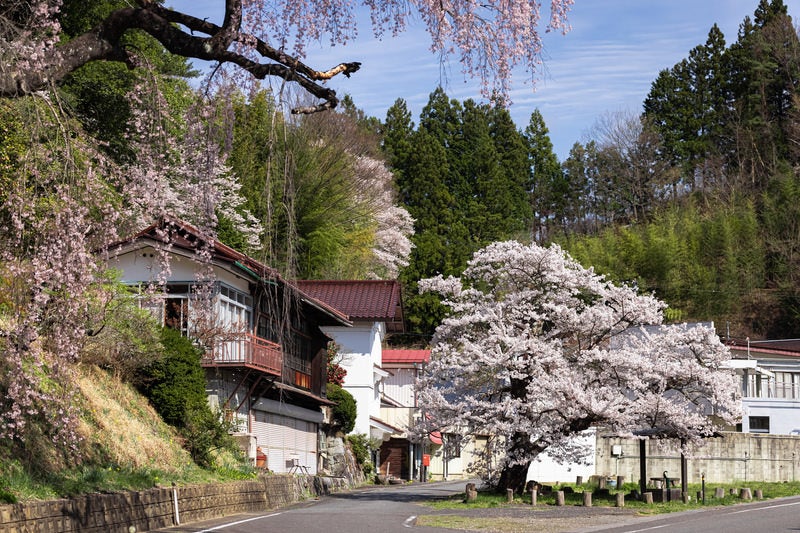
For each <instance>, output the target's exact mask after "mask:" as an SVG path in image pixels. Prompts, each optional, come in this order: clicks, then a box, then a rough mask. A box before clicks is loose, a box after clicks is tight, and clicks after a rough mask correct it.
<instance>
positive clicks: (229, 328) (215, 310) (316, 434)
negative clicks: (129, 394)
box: [108, 217, 350, 474]
mask: <svg viewBox="0 0 800 533" xmlns="http://www.w3.org/2000/svg"><path fill="white" fill-rule="evenodd" d="M108 262H109V266H110V267H112V268H116V269H118V270H119V271H120V272H121V273H122V281H123V282H124V283H126V284H128V285H130V286H132V287H137V288H138V289H139V290H140V294H141V295H142V298H141V302H142V305H143V306H146V307H147V308H148V309H150V311H151V312H152V313H153V314H154V315H155V316H156V317H158V318H159V319H160V320H161V321H162V323H163V325H165V326H167V327H173V328H176V329H179V330H180V331H181V332H182V333H183V334H184V335H186V336H189V337H191V338H193V339H194V340H195V342H196V343H197V344H198V345H199V346H201V347H202V348H203V349H204V350H205V355H204V357H203V359H202V362H201V364H202V366H203V367H204V368H205V369H206V379H207V382H208V395H209V403H210V404H211V405H212V407H215V408H217V409H219V410H220V411H222V412H223V413H224V414H225V416H227V417H229V418H230V420H232V421H234V422H235V423H236V424H237V425H238V430H239V432H241V437H242V439H241V440H242V441H244V442H246V443H247V445H246V448H247V451H248V453H249V454H250V456H251V457H252V458H253V459H254V460H255V459H256V457H257V450H258V448H260V451H261V452H262V453H263V454H265V455H266V456H267V461H266V465H265V466H267V467H268V468H269V469H270V470H272V471H274V472H303V473H310V474H314V473H316V472H317V470H318V467H319V462H320V460H321V458H320V453H319V444H318V443H319V442H320V437H321V432H320V425H321V424H322V423H323V422H324V414H323V409H322V408H323V407H326V406H330V405H332V402H330V401H329V400H327V399H326V398H325V382H326V377H327V372H326V366H327V351H326V348H327V344H328V342H329V341H330V338H329V337H327V336H326V335H325V333H323V331H322V330H321V328H323V327H341V328H347V327H348V326H349V325H350V322H349V321H348V319H347V317H345V316H344V315H343V314H341V313H340V312H338V311H336V310H334V309H332V308H330V307H328V306H327V305H326V304H324V303H322V302H319V301H317V300H315V299H314V298H312V297H309V296H308V295H306V294H304V293H303V292H302V291H300V290H299V289H298V288H297V287H296V286H294V285H292V284H291V283H289V282H287V281H285V280H284V279H282V278H281V276H280V275H279V274H278V273H277V272H276V271H275V270H273V269H271V268H269V267H267V266H266V265H264V264H262V263H260V262H258V261H256V260H254V259H252V258H250V257H247V256H246V255H244V254H241V253H239V252H237V251H235V250H233V249H232V248H230V247H228V246H225V245H224V244H222V243H219V242H214V241H209V240H206V239H204V238H203V237H202V235H201V233H200V232H199V231H198V230H197V229H196V228H193V227H192V226H190V225H188V224H186V223H185V222H182V221H180V220H177V219H174V218H168V217H165V218H162V219H161V220H159V221H158V222H156V223H154V224H152V225H151V226H149V227H147V228H145V229H144V230H142V231H141V232H139V233H138V234H136V235H134V236H133V237H131V238H129V239H126V240H124V241H122V242H120V243H117V245H116V246H114V247H113V248H112V254H111V257H110V258H109V261H108Z"/></svg>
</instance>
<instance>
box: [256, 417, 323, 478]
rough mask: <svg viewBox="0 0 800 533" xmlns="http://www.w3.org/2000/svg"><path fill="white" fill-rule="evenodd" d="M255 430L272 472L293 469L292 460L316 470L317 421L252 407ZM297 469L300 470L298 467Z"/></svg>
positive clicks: (314, 471) (315, 471)
mask: <svg viewBox="0 0 800 533" xmlns="http://www.w3.org/2000/svg"><path fill="white" fill-rule="evenodd" d="M251 429H252V433H253V434H254V435H255V436H256V439H257V443H258V446H260V447H261V450H262V451H263V452H264V453H266V454H267V466H268V467H269V469H270V470H272V471H273V472H278V473H283V472H289V471H290V470H291V469H292V461H293V460H294V459H297V460H298V461H299V464H300V465H302V466H305V467H306V468H308V472H309V473H311V474H316V473H317V424H316V423H314V422H308V421H306V420H299V419H297V418H290V417H288V416H284V415H279V414H275V413H268V412H266V411H259V410H253V424H252V427H251ZM294 472H298V473H299V472H300V471H298V470H295V471H294Z"/></svg>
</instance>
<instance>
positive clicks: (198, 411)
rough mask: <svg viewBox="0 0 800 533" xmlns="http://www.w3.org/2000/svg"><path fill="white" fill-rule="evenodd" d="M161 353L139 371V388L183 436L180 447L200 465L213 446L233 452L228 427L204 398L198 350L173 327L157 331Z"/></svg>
mask: <svg viewBox="0 0 800 533" xmlns="http://www.w3.org/2000/svg"><path fill="white" fill-rule="evenodd" d="M161 344H162V345H163V348H164V354H163V357H162V358H161V359H159V360H158V361H156V362H154V363H152V364H151V365H149V366H147V367H146V368H145V369H144V370H143V372H142V373H143V374H144V375H143V376H142V378H141V385H140V388H141V389H142V392H143V393H144V395H145V396H147V398H148V399H149V400H150V403H152V404H153V407H154V408H155V410H156V411H157V412H158V413H159V414H160V415H161V418H163V419H164V421H165V422H166V423H168V424H170V425H172V426H175V427H176V428H177V429H178V431H179V432H180V434H181V436H182V437H183V438H184V439H185V443H184V447H185V448H186V450H187V451H189V453H190V454H191V455H192V458H193V459H194V461H195V462H196V463H197V464H199V465H200V466H205V467H209V466H212V465H213V462H214V458H213V455H212V452H213V450H214V449H215V448H225V449H228V450H231V451H236V450H238V448H236V445H235V443H234V442H233V440H232V439H231V438H230V435H229V434H228V428H227V427H226V426H225V425H224V424H223V423H222V421H221V420H220V417H219V416H217V415H216V414H214V413H213V412H212V411H211V408H210V407H209V405H208V401H207V399H206V377H205V372H204V371H203V368H202V367H201V366H200V357H201V355H202V352H201V351H200V349H198V348H197V347H196V346H194V345H193V344H192V342H191V341H190V340H189V339H187V338H186V337H183V336H181V334H180V333H179V332H177V331H175V330H172V329H169V328H164V329H163V330H162V332H161Z"/></svg>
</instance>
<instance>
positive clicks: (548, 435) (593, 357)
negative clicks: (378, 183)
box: [418, 242, 739, 490]
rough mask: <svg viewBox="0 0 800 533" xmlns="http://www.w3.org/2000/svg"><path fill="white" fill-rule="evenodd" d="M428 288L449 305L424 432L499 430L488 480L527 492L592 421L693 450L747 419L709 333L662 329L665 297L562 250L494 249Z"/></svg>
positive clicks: (427, 394)
mask: <svg viewBox="0 0 800 533" xmlns="http://www.w3.org/2000/svg"><path fill="white" fill-rule="evenodd" d="M420 287H421V288H422V290H427V291H433V292H437V293H439V294H441V295H442V296H443V297H444V301H445V304H446V305H447V306H449V308H450V310H451V313H450V315H449V317H448V318H446V319H445V320H444V321H443V323H442V324H441V325H440V326H439V328H438V329H437V330H436V334H435V336H434V341H433V349H432V353H431V361H430V364H429V365H428V366H427V368H426V372H425V375H424V377H423V378H421V379H420V381H419V382H418V388H419V395H420V396H419V405H420V406H422V408H423V409H424V410H425V411H426V413H427V414H428V415H429V418H428V419H427V422H428V425H427V427H425V428H421V429H422V430H425V431H428V430H433V429H437V430H440V431H442V432H447V433H451V434H456V435H463V436H469V435H489V436H492V437H493V439H492V441H493V442H494V443H495V445H496V446H497V447H499V448H495V451H498V452H500V456H501V457H503V460H502V461H501V464H500V468H499V469H497V470H498V471H499V472H498V471H495V473H494V477H492V476H491V475H489V480H490V481H492V482H493V483H496V484H497V486H498V488H500V489H507V488H513V489H515V490H520V489H521V488H522V487H524V484H525V481H526V475H527V470H528V466H529V465H530V463H531V461H532V460H533V459H535V458H536V456H537V455H539V454H540V453H542V452H543V451H545V450H547V451H548V453H549V454H550V455H551V456H553V457H555V458H557V459H560V460H562V461H570V462H573V461H574V462H578V461H581V460H582V459H584V458H585V457H584V456H585V453H586V450H582V449H580V448H579V447H578V446H576V445H575V444H574V442H575V441H574V440H573V439H571V438H570V437H572V436H574V435H575V434H576V433H578V432H581V431H583V430H586V429H589V428H591V427H598V426H602V427H604V428H608V429H609V430H612V431H614V432H616V433H617V434H622V435H625V434H629V435H633V434H634V432H637V433H638V432H641V431H642V430H647V433H648V434H650V435H652V436H664V437H673V438H678V439H681V440H682V441H684V442H685V443H686V444H687V445H689V446H691V445H693V444H698V443H699V442H700V440H701V439H702V438H703V437H705V436H708V435H710V434H712V433H713V432H714V431H716V430H718V429H719V428H720V427H721V426H723V425H727V424H733V423H735V422H736V421H738V417H739V402H738V397H737V394H738V389H737V386H736V381H735V377H734V375H733V373H732V372H730V371H729V370H726V369H725V368H724V363H725V361H727V360H728V359H729V357H730V355H729V352H728V350H727V348H726V347H725V346H724V345H723V344H722V343H721V342H720V340H719V339H718V337H717V336H716V335H715V332H714V331H713V329H712V328H710V327H707V326H703V325H693V326H687V325H673V326H668V325H661V322H662V311H663V310H664V308H665V307H666V306H665V304H664V303H662V302H660V301H659V300H657V299H656V298H655V297H653V296H649V295H641V294H638V293H637V291H636V289H634V288H632V287H628V286H617V285H614V284H612V283H610V282H609V281H607V280H605V279H604V278H603V277H602V276H599V275H597V274H596V273H594V272H593V271H592V270H591V269H585V268H583V267H582V266H581V265H580V264H578V263H577V262H576V261H575V260H573V259H572V258H571V257H570V256H569V255H568V254H567V253H566V252H564V251H563V250H562V249H561V248H559V247H558V246H555V245H553V246H551V247H549V248H543V247H540V246H538V245H535V244H533V245H530V246H526V245H522V244H519V243H517V242H502V243H495V244H492V245H490V246H488V247H486V248H485V249H483V250H481V251H479V252H477V253H476V254H475V255H474V257H473V259H472V260H471V261H470V263H469V265H468V267H467V269H466V270H465V271H464V274H463V275H462V277H461V279H456V278H452V277H451V278H447V279H444V278H442V277H437V278H433V279H428V280H424V281H422V282H420ZM645 326H649V327H645ZM710 415H711V416H710ZM498 475H499V477H497V476H498Z"/></svg>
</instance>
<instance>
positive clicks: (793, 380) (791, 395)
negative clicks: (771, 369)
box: [775, 372, 800, 399]
mask: <svg viewBox="0 0 800 533" xmlns="http://www.w3.org/2000/svg"><path fill="white" fill-rule="evenodd" d="M798 386H800V374H795V373H793V372H775V396H776V397H777V398H788V399H796V398H798V397H800V394H798Z"/></svg>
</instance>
